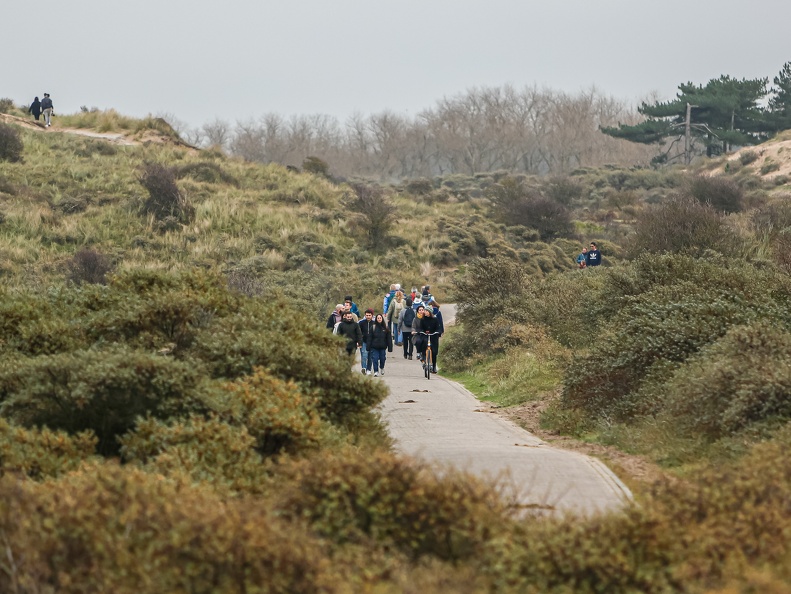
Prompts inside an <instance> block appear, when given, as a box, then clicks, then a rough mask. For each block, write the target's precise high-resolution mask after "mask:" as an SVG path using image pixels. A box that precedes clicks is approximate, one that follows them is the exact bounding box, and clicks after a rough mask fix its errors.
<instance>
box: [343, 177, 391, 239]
mask: <svg viewBox="0 0 791 594" xmlns="http://www.w3.org/2000/svg"><path fill="white" fill-rule="evenodd" d="M351 188H352V191H353V192H354V196H353V197H352V198H351V199H350V200H349V201H348V203H347V205H346V206H347V212H348V213H349V214H353V215H354V216H351V217H350V218H351V222H352V223H353V228H354V229H355V230H356V232H357V233H358V235H360V236H362V237H364V238H365V239H366V241H367V243H368V247H370V248H371V249H374V250H376V249H380V248H383V247H384V246H385V245H386V243H387V241H388V236H389V234H390V230H391V229H392V227H393V225H394V224H395V212H396V209H395V206H394V205H393V204H392V203H391V202H390V200H389V199H388V198H387V197H385V195H384V192H383V191H382V189H381V188H379V187H376V186H370V185H366V184H352V186H351Z"/></svg>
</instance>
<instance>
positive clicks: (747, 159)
mask: <svg viewBox="0 0 791 594" xmlns="http://www.w3.org/2000/svg"><path fill="white" fill-rule="evenodd" d="M758 157H760V155H759V154H758V153H757V152H755V151H742V152H740V153H739V162H740V163H741V164H742V165H749V164H750V163H755V162H756V161H757V160H758Z"/></svg>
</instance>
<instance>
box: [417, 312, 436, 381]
mask: <svg viewBox="0 0 791 594" xmlns="http://www.w3.org/2000/svg"><path fill="white" fill-rule="evenodd" d="M415 323H416V325H417V328H416V331H417V332H426V333H429V334H431V336H425V335H423V334H418V336H421V337H423V339H424V340H422V341H420V347H418V352H419V353H420V354H421V359H425V354H426V346H428V341H427V340H425V339H426V338H428V340H430V341H431V373H437V354H438V353H439V336H440V334H439V333H440V323H439V320H438V319H437V318H436V316H434V312H432V311H431V308H430V307H424V308H423V315H422V316H421V317H420V318H419V319H418V318H415ZM413 329H415V325H413Z"/></svg>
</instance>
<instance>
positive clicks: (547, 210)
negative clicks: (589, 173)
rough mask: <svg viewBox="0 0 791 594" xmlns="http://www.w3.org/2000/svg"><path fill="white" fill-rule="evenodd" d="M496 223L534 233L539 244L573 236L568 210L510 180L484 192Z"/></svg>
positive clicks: (501, 181) (518, 181) (519, 182)
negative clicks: (527, 228) (529, 230)
mask: <svg viewBox="0 0 791 594" xmlns="http://www.w3.org/2000/svg"><path fill="white" fill-rule="evenodd" d="M487 196H488V197H489V200H491V202H492V208H493V213H494V216H495V218H496V219H498V220H499V221H501V222H503V223H506V224H508V225H514V224H516V225H524V226H526V227H531V228H533V229H535V230H536V231H538V233H539V235H540V237H541V239H542V241H549V240H551V239H554V238H557V237H568V236H570V235H572V234H573V231H574V226H573V225H572V223H571V214H570V213H569V210H568V209H567V208H566V207H565V206H564V205H563V204H561V203H559V202H556V201H555V200H552V199H551V198H547V197H545V196H543V195H542V194H541V193H540V192H539V191H538V190H536V189H535V188H531V187H529V186H527V185H526V184H525V183H523V182H522V181H520V180H517V179H516V178H513V177H505V178H503V179H501V180H500V182H499V183H497V184H494V185H492V186H491V187H490V188H489V189H488V190H487Z"/></svg>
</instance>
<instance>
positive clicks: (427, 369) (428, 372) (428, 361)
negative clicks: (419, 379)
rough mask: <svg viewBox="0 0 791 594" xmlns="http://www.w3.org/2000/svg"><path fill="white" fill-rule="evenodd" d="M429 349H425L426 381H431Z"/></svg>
mask: <svg viewBox="0 0 791 594" xmlns="http://www.w3.org/2000/svg"><path fill="white" fill-rule="evenodd" d="M431 360H432V356H431V347H429V348H427V349H426V379H431Z"/></svg>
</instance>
